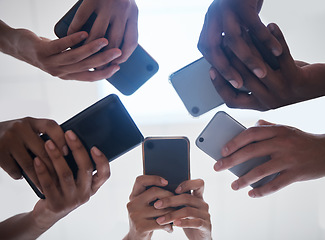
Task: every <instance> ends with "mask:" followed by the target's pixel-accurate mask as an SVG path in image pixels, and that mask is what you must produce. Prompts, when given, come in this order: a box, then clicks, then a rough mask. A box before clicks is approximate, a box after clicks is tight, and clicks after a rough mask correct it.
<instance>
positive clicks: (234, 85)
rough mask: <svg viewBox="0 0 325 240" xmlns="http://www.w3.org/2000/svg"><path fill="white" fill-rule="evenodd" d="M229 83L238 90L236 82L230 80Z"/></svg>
mask: <svg viewBox="0 0 325 240" xmlns="http://www.w3.org/2000/svg"><path fill="white" fill-rule="evenodd" d="M229 82H230V84H231V85H232V86H233V87H234V88H238V86H239V84H238V82H236V81H235V80H230V81H229Z"/></svg>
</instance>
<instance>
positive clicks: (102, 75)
mask: <svg viewBox="0 0 325 240" xmlns="http://www.w3.org/2000/svg"><path fill="white" fill-rule="evenodd" d="M119 70H120V67H119V66H118V65H111V66H109V67H106V68H104V69H102V70H98V69H96V70H94V71H85V72H78V73H71V74H66V75H64V76H61V77H60V78H62V79H64V80H79V81H85V82H93V81H97V80H102V79H108V78H110V77H112V76H113V75H114V74H115V73H116V72H117V71H119Z"/></svg>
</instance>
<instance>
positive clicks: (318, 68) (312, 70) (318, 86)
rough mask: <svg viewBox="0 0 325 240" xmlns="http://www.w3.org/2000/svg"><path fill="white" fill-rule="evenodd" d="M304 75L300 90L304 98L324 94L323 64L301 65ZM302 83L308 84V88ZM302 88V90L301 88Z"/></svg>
mask: <svg viewBox="0 0 325 240" xmlns="http://www.w3.org/2000/svg"><path fill="white" fill-rule="evenodd" d="M302 69H303V71H304V73H305V74H304V75H305V83H303V84H302V86H301V88H302V89H301V90H302V92H304V94H305V96H304V97H305V98H306V99H312V98H316V97H321V96H325V64H323V63H316V64H310V65H306V66H304V67H302ZM304 85H309V87H308V88H306V86H304ZM303 89H304V90H303Z"/></svg>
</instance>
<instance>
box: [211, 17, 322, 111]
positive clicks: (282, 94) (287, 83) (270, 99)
mask: <svg viewBox="0 0 325 240" xmlns="http://www.w3.org/2000/svg"><path fill="white" fill-rule="evenodd" d="M268 29H270V31H271V33H272V34H273V35H274V36H275V37H276V39H277V40H278V41H279V42H280V44H281V46H282V49H283V52H282V54H281V55H280V56H279V57H278V62H279V65H280V69H278V70H276V71H274V70H273V69H272V68H270V67H269V66H267V75H266V76H265V77H263V78H257V77H256V76H255V75H254V74H252V73H251V72H250V71H249V70H247V68H246V67H245V66H244V64H243V63H242V62H241V61H240V60H239V59H238V58H237V57H236V56H235V55H234V54H232V53H231V52H229V50H227V49H226V50H225V52H227V56H228V59H229V61H230V62H231V63H232V66H234V67H235V68H236V69H237V70H238V72H239V73H240V74H241V76H242V78H243V79H245V82H244V86H245V88H246V89H248V90H249V91H250V93H249V94H248V93H247V92H243V91H239V90H237V89H235V88H233V87H232V86H231V85H230V84H229V83H228V82H227V81H226V79H224V78H223V77H222V76H221V75H220V74H219V73H218V71H216V69H214V68H212V69H211V70H210V76H211V79H212V81H213V84H214V86H215V88H216V90H217V92H218V93H219V95H220V96H221V97H222V98H223V100H224V101H225V103H226V104H227V106H228V107H231V108H242V109H255V110H259V111H267V110H270V109H276V108H279V107H282V106H286V105H289V104H293V103H298V102H301V101H305V100H309V99H313V98H317V97H320V96H324V93H325V81H324V76H325V64H319V63H318V64H307V63H305V62H302V61H294V59H293V58H292V56H291V54H290V51H289V48H288V46H287V44H286V42H285V39H284V36H283V34H282V32H281V30H280V29H279V27H278V26H277V25H276V24H274V23H272V24H270V25H269V26H268ZM246 39H247V43H248V44H249V45H250V48H251V50H252V52H254V53H255V54H256V55H258V54H259V53H258V52H257V50H256V49H255V47H254V46H253V44H252V43H251V42H250V39H248V38H247V37H246Z"/></svg>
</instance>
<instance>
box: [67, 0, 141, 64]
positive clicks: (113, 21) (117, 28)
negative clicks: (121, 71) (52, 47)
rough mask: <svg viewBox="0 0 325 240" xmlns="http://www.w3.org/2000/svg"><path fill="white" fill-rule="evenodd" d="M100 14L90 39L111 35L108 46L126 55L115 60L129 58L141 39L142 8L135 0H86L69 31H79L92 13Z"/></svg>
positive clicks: (89, 40) (117, 61)
mask: <svg viewBox="0 0 325 240" xmlns="http://www.w3.org/2000/svg"><path fill="white" fill-rule="evenodd" d="M93 12H95V13H96V14H97V18H96V20H95V22H94V24H93V26H92V29H91V31H90V33H89V38H88V39H87V40H86V43H88V42H91V41H93V40H95V39H98V38H103V37H105V38H107V40H108V43H109V44H108V46H107V47H106V48H105V49H104V50H105V51H106V50H108V49H111V48H119V49H121V51H122V55H121V56H120V57H119V58H117V59H115V60H114V61H113V63H114V64H120V63H122V62H125V61H126V60H127V59H128V58H129V56H130V55H131V54H132V52H133V51H134V49H135V48H136V46H137V43H138V8H137V5H136V3H135V1H134V0H84V1H83V2H82V3H81V5H80V7H79V8H78V10H77V12H76V15H75V17H74V18H73V20H72V22H71V25H70V27H69V30H68V34H72V33H76V32H78V31H79V30H80V29H81V27H82V26H83V25H84V24H85V23H86V21H87V20H88V18H89V17H90V15H91V14H92V13H93Z"/></svg>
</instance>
